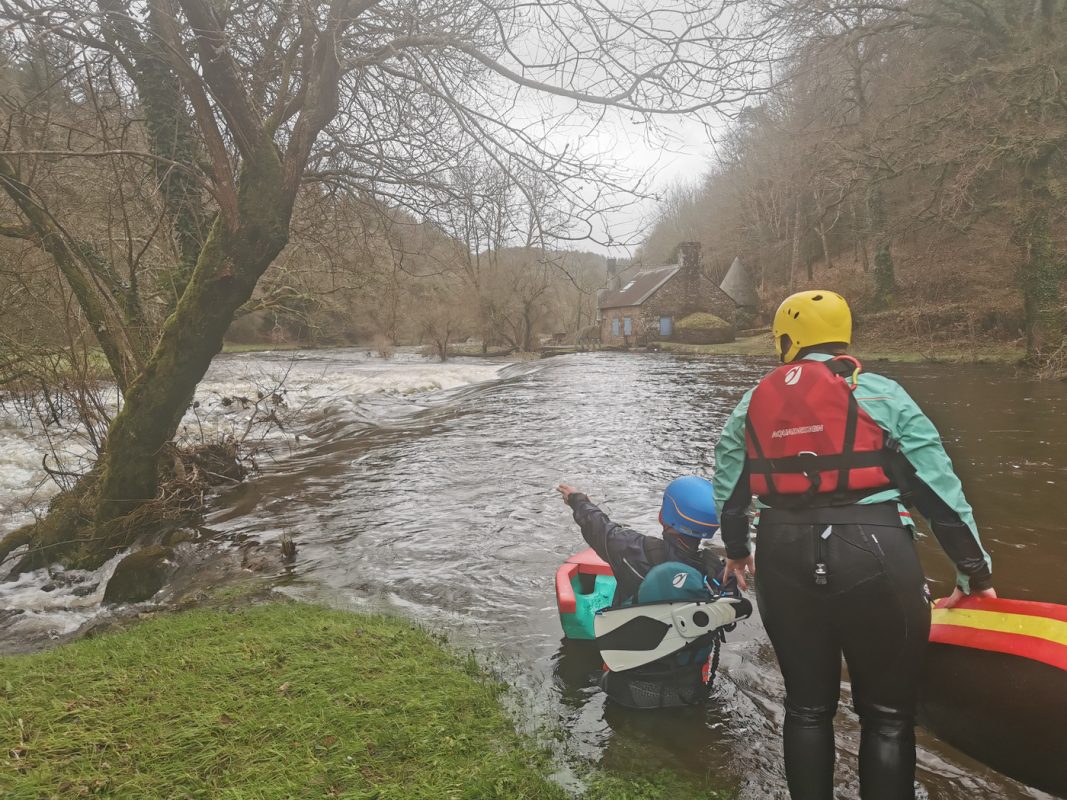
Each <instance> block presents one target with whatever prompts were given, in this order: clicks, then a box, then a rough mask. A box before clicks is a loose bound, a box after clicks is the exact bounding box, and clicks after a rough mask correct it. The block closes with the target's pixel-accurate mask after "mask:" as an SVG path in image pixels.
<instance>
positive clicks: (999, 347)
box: [650, 334, 1024, 364]
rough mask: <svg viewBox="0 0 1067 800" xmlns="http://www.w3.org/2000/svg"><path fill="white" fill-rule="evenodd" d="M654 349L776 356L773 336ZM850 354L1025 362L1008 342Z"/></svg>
mask: <svg viewBox="0 0 1067 800" xmlns="http://www.w3.org/2000/svg"><path fill="white" fill-rule="evenodd" d="M650 347H655V348H657V349H659V350H662V351H663V352H665V353H677V354H679V355H724V356H767V357H773V356H774V349H773V344H772V342H771V337H770V334H761V335H759V336H747V337H744V338H741V339H737V340H736V341H733V342H724V343H722V344H680V343H678V342H656V343H654V344H652V345H650ZM850 352H852V353H854V354H855V355H856V357H857V358H858V359H860V360H861V361H900V362H913V363H922V362H929V363H955V364H1015V363H1018V362H1019V361H1021V360H1022V358H1023V355H1024V352H1023V350H1022V349H1021V348H1020V347H1018V346H1016V345H1013V344H1010V343H1007V342H991V343H989V344H984V345H981V346H970V345H961V344H931V345H928V346H922V347H920V346H919V345H918V344H914V343H912V344H909V343H882V344H879V345H874V344H871V345H868V344H866V343H864V342H863V341H862V340H861V341H859V342H857V343H856V345H855V346H854V347H853V348H851V350H850Z"/></svg>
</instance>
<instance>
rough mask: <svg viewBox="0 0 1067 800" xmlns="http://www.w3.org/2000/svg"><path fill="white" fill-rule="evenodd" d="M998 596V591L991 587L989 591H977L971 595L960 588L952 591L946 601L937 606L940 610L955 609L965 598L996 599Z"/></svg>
mask: <svg viewBox="0 0 1067 800" xmlns="http://www.w3.org/2000/svg"><path fill="white" fill-rule="evenodd" d="M996 596H997V590H996V589H994V588H993V587H992V586H990V587H989V588H988V589H976V590H974V591H973V592H971V593H970V594H967V593H966V592H964V591H963V589H961V588H960V587H959V586H957V587H956V588H955V589H953V590H952V594H950V595H949V596H948V597H947V598H946V599H944V600H942V601H941V602H940V603H938V604H937V607H938V608H955V607H956V606H958V605H959V604H960V602H961V601H962V600H963V598H965V597H988V598H990V599H995V598H996Z"/></svg>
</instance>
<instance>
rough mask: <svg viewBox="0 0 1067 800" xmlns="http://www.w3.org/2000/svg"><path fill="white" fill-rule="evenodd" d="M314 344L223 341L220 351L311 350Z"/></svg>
mask: <svg viewBox="0 0 1067 800" xmlns="http://www.w3.org/2000/svg"><path fill="white" fill-rule="evenodd" d="M313 349H314V345H308V344H296V343H294V342H280V343H278V344H269V343H266V342H255V343H252V344H248V343H238V342H224V343H223V345H222V352H224V353H264V352H270V351H272V350H313Z"/></svg>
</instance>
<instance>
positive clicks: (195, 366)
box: [0, 136, 293, 571]
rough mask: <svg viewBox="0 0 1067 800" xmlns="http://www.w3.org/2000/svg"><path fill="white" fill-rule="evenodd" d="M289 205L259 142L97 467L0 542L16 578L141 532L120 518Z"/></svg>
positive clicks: (155, 469) (91, 563) (149, 477)
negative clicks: (231, 208) (229, 212)
mask: <svg viewBox="0 0 1067 800" xmlns="http://www.w3.org/2000/svg"><path fill="white" fill-rule="evenodd" d="M292 205H293V195H292V192H291V191H288V190H287V187H286V181H285V173H284V168H283V165H282V161H281V159H280V157H279V154H278V152H277V150H276V148H275V146H274V142H273V141H272V140H271V139H270V138H269V137H268V136H264V137H263V140H262V141H261V143H260V144H259V146H258V148H256V150H255V151H254V154H253V155H252V156H251V157H249V158H246V159H245V160H244V162H243V167H242V170H241V173H240V180H239V185H238V200H237V211H238V214H237V217H236V224H235V225H231V226H227V224H226V223H225V221H224V220H223V218H222V217H221V216H220V217H219V218H217V219H216V221H215V223H214V225H213V227H212V229H211V232H210V234H209V236H208V239H207V241H206V242H205V244H204V247H203V249H202V250H201V252H200V257H199V258H198V259H197V263H196V268H195V269H194V271H193V273H192V275H191V276H190V280H189V283H188V286H187V287H186V290H185V292H184V293H183V295H182V298H181V300H180V301H179V303H178V306H177V308H176V309H175V311H174V313H173V314H172V315H171V316H170V317H169V318H168V320H167V322H166V323H165V325H164V327H163V332H162V334H161V336H160V339H159V342H158V344H157V345H156V348H155V350H154V351H153V352H152V355H151V356H150V358H149V359H148V362H147V363H146V364H145V366H144V369H143V370H142V371H141V373H140V374H139V375H138V376H137V378H136V379H135V380H134V381H133V383H131V384H130V386H129V388H128V390H127V392H126V402H125V404H124V406H123V409H122V411H121V412H120V413H119V414H118V415H117V416H116V417H115V419H114V421H113V422H112V424H111V428H110V430H109V432H108V439H107V448H106V450H105V452H104V454H103V457H102V459H101V461H100V462H99V463H98V464H97V466H96V468H95V469H94V470H93V471H92V472H91V473H90V474H89V475H88V476H87V477H86V478H85V479H83V481H82V483H81V485H79V487H77V488H76V489H75V490H74V491H72V492H70V493H68V494H66V495H63V496H61V497H60V498H59V499H58V500H57V502H56V503H54V504H53V506H52V508H51V509H50V513H49V515H48V516H47V517H46V518H45V519H44V520H42V521H40V522H38V523H36V525H35V526H33V527H32V529H26V530H23V531H16V534H18V535H12V537H9V539H8V540H5V541H4V542H3V543H2V544H0V558H2V557H3V556H4V555H6V553H7V552H9V551H10V550H11V549H13V547H15V546H20V545H22V544H26V543H27V542H28V543H29V544H30V547H31V549H30V552H29V554H28V555H27V556H26V557H25V558H24V559H23V560H22V562H21V563H20V564H19V565H18V566H17V567H16V571H19V570H25V569H30V568H35V567H39V566H42V565H45V564H49V563H53V562H55V561H61V562H63V563H66V564H67V565H70V566H77V567H81V568H94V567H96V566H99V565H100V564H101V563H103V562H104V561H106V560H107V559H108V558H109V557H110V556H111V555H113V554H114V553H115V552H117V551H118V550H121V549H122V548H124V547H126V546H128V545H129V544H130V543H131V541H132V540H133V539H134V538H136V537H137V536H138V535H139V534H141V533H143V532H144V531H141V530H139V529H138V528H137V526H136V520H135V519H131V518H129V517H127V516H126V515H128V514H129V512H131V511H133V510H134V509H136V508H138V507H139V506H141V505H143V504H144V503H145V502H146V501H149V500H152V499H153V498H154V497H155V496H156V493H157V491H158V487H159V478H158V476H159V462H160V454H161V452H162V451H163V448H164V445H166V444H167V443H168V442H169V441H170V440H171V439H172V438H173V437H174V434H175V432H176V431H177V429H178V425H179V423H180V422H181V419H182V416H183V415H184V414H185V411H186V409H187V408H188V407H189V404H190V403H191V401H192V398H193V393H194V391H195V390H196V386H197V384H198V383H199V382H200V380H201V379H202V378H203V377H204V374H205V373H206V372H207V369H208V367H209V366H210V365H211V361H212V359H213V358H214V357H215V355H217V354H218V353H219V351H220V350H221V349H222V344H223V336H224V334H225V333H226V330H227V328H228V327H229V325H230V322H231V321H232V320H233V316H234V313H235V312H236V310H237V309H238V308H239V307H240V306H241V305H242V304H243V303H245V302H246V301H247V300H248V299H249V298H250V297H251V295H252V291H253V289H254V288H255V286H256V282H257V281H258V280H259V278H260V276H262V274H263V272H264V271H265V270H266V269H267V267H269V266H270V264H271V262H272V261H273V260H274V258H275V257H276V256H277V255H278V253H279V252H280V251H281V249H282V248H283V247H284V246H285V244H286V242H287V241H288V230H289V220H290V216H291V214H292Z"/></svg>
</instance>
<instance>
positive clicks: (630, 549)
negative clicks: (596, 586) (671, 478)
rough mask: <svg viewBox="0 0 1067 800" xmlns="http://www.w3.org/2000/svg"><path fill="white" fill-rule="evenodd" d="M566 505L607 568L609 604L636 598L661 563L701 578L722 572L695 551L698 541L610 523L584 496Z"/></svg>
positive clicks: (710, 555) (701, 552) (709, 557)
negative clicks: (611, 586) (676, 564)
mask: <svg viewBox="0 0 1067 800" xmlns="http://www.w3.org/2000/svg"><path fill="white" fill-rule="evenodd" d="M567 505H569V506H570V507H571V510H572V511H573V512H574V521H575V522H577V523H578V526H579V527H580V528H581V529H582V536H583V537H584V538H585V540H586V542H588V543H589V546H590V547H592V548H593V550H595V551H596V554H597V555H598V556H600V557H601V558H602V559H604V560H605V561H606V562H608V564H609V565H610V566H611V571H612V572H613V573H614V574H615V580H616V581H617V586H616V589H615V598H614V601H613V603H612V604H613V605H616V606H617V605H620V604H621V603H623V602H625V601H626V600H632V599H634V598H636V597H637V590H638V588H639V587H640V586H641V581H643V580H644V579H645V576H646V575H647V574H648V571H649V570H650V569H652V567H654V566H656V565H657V564H662V563H664V562H665V561H681V562H682V563H683V564H687V565H688V566H690V567H694V568H695V569H698V570H700V571H701V572H702V573H704V574H705V575H707V574H708V570H709V568H710V569H711V571H712V574H715V573H717V572H721V571H722V567H721V560H720V559H719V558H718V557H717V556H715V555H714V554H713V553H711V552H710V551H709V550H707V549H705V550H698V549H697V548H698V546H699V544H700V542H699V540H698V539H693V540H692V543H690V542H689V541H687V540H685V539H683V538H682V537H681V536H680V535H678V534H674V533H667V532H664V536H663V538H656V537H654V536H646V535H645V534H643V533H638V532H637V531H635V530H631V529H630V528H626V527H624V526H622V525H619V524H618V523H617V522H612V521H611V519H609V518H608V515H607V514H605V513H604V512H603V511H601V510H600V509H599V508H597V506H596V505H594V504H593V503H592V502H591V501H590V500H589V498H588V497H586V496H585V495H584V494H581V493H579V492H572V493H571V495H570V497H569V498H568V499H567Z"/></svg>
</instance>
